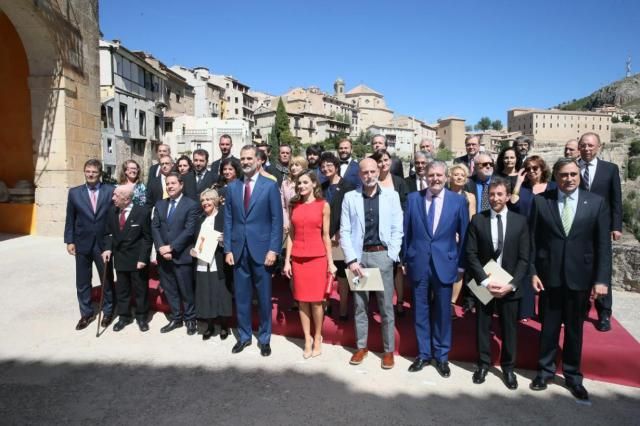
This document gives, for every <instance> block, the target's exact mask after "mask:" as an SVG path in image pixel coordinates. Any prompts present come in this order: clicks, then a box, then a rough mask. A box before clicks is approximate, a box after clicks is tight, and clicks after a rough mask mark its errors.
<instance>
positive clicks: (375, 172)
mask: <svg viewBox="0 0 640 426" xmlns="http://www.w3.org/2000/svg"><path fill="white" fill-rule="evenodd" d="M359 165H360V180H361V181H362V184H363V185H364V186H365V187H366V188H371V187H373V186H375V185H377V184H378V176H380V170H379V169H378V163H376V161H375V160H374V159H372V158H365V159H364V160H361V161H360V163H359Z"/></svg>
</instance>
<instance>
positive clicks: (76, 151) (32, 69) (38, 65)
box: [0, 0, 101, 236]
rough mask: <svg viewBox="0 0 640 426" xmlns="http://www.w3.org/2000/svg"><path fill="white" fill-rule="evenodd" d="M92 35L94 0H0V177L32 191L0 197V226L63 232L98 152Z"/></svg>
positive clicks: (95, 14) (2, 229)
mask: <svg viewBox="0 0 640 426" xmlns="http://www.w3.org/2000/svg"><path fill="white" fill-rule="evenodd" d="M99 37H100V31H99V28H98V1H97V0H55V1H53V0H39V1H15V0H0V40H1V42H0V43H1V45H2V49H0V58H1V59H0V92H1V93H2V96H0V116H2V118H3V121H4V125H3V126H1V127H0V149H1V150H2V156H0V181H3V182H4V183H5V184H6V185H7V186H8V187H9V188H14V187H16V186H19V187H23V188H25V189H23V190H22V191H23V192H26V193H27V195H28V194H29V193H30V194H32V195H31V196H27V197H21V198H22V200H21V201H25V202H24V203H15V202H10V203H0V232H11V233H37V234H40V235H55V236H60V235H62V233H63V229H64V220H65V211H66V209H65V206H66V202H67V190H68V188H69V187H71V186H75V185H78V184H81V183H82V182H83V181H84V178H83V170H82V166H83V164H84V162H85V161H86V160H88V159H89V158H100V157H101V147H100V95H99V75H100V74H99V58H98V48H97V46H98V41H99ZM34 187H35V190H33V188H34ZM29 188H31V189H29ZM14 193H15V191H14ZM14 199H15V197H14Z"/></svg>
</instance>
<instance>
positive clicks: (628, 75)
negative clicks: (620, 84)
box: [626, 56, 631, 77]
mask: <svg viewBox="0 0 640 426" xmlns="http://www.w3.org/2000/svg"><path fill="white" fill-rule="evenodd" d="M626 64H627V74H626V77H631V56H629V57H628V58H627V62H626Z"/></svg>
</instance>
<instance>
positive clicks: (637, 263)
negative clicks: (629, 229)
mask: <svg viewBox="0 0 640 426" xmlns="http://www.w3.org/2000/svg"><path fill="white" fill-rule="evenodd" d="M639 271H640V244H639V243H638V241H637V240H636V239H635V238H633V236H627V237H625V238H623V239H622V240H620V241H617V242H615V243H614V244H613V276H612V277H611V285H612V287H614V288H616V289H618V290H627V291H635V292H638V293H640V272H639Z"/></svg>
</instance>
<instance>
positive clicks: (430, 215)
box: [427, 196, 436, 235]
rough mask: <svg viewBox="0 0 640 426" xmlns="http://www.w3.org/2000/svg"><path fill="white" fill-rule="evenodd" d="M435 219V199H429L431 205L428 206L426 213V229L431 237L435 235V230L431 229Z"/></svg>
mask: <svg viewBox="0 0 640 426" xmlns="http://www.w3.org/2000/svg"><path fill="white" fill-rule="evenodd" d="M435 218H436V197H433V196H432V197H431V205H430V206H429V211H428V212H427V229H428V231H429V232H430V233H431V235H433V234H434V233H435V229H433V225H434V223H435Z"/></svg>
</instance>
